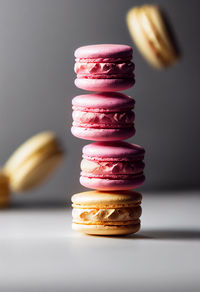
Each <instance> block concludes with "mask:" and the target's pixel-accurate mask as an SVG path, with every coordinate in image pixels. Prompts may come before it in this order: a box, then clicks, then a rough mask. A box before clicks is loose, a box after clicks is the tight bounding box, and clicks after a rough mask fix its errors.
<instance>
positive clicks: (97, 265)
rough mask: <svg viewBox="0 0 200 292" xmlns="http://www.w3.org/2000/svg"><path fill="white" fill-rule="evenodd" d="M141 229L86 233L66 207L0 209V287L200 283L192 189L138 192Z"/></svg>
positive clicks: (197, 201)
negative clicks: (77, 227) (77, 228)
mask: <svg viewBox="0 0 200 292" xmlns="http://www.w3.org/2000/svg"><path fill="white" fill-rule="evenodd" d="M142 206H143V215H142V230H141V231H140V232H139V233H138V234H137V235H134V236H130V237H120V238H118V237H117V238H115V237H96V236H84V235H81V234H78V233H75V232H73V231H72V230H71V210H70V209H68V210H67V209H65V208H63V207H61V208H58V207H55V208H53V207H51V208H50V207H48V208H45V207H44V206H43V208H36V207H33V208H30V205H29V206H26V205H23V206H22V205H20V206H16V207H15V208H14V207H13V208H10V209H8V210H3V211H0V291H1V292H8V291H9V292H11V291H13V292H14V291H15V292H17V291H20V292H24V291H26V292H30V291H37V292H39V291H41V292H45V291H49V292H51V291H54V292H56V291H65V292H67V291H69V292H71V291H72V292H73V291H93V292H95V291H109V292H112V291H135V292H140V291H141V292H146V291H148V292H149V291H154V292H157V291H159V292H162V291H173V292H175V291H182V292H183V291H187V292H193V291H198V292H199V291H200V196H199V193H198V192H184V193H183V192H179V193H175V192H174V193H167V192H166V193H164V194H156V195H153V194H149V193H145V194H144V195H143V204H142Z"/></svg>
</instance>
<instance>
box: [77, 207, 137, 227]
mask: <svg viewBox="0 0 200 292" xmlns="http://www.w3.org/2000/svg"><path fill="white" fill-rule="evenodd" d="M141 213H142V209H141V207H140V206H137V207H132V208H113V209H79V208H73V210H72V218H73V222H75V223H81V222H85V223H86V222H98V221H104V222H115V221H120V222H121V221H132V220H136V219H138V218H139V217H140V216H141Z"/></svg>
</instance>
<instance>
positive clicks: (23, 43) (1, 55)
mask: <svg viewBox="0 0 200 292" xmlns="http://www.w3.org/2000/svg"><path fill="white" fill-rule="evenodd" d="M146 2H149V1H146ZM142 3H143V2H142V1H133V0H131V1H129V0H123V1H120V0H118V1H116V0H109V1H108V0H101V1H99V0H98V1H97V0H84V1H77V0H69V1H67V0H65V1H64V0H57V1H55V0H54V1H51V0H34V1H31V0H12V1H10V0H4V1H0V137H1V138H0V139H1V150H0V163H1V164H3V163H4V162H5V160H6V159H7V157H8V156H9V155H10V154H11V153H12V151H13V150H15V148H16V147H17V146H18V145H20V144H21V143H22V142H23V141H24V140H26V139H27V138H29V137H30V136H32V135H33V134H36V133H37V132H39V131H43V130H47V129H50V130H54V131H56V132H57V134H58V135H59V137H60V138H61V140H62V141H63V144H64V145H65V147H66V148H67V156H66V160H65V162H64V163H63V165H62V167H61V168H60V169H59V171H58V172H57V173H56V174H55V175H54V176H53V177H52V180H51V181H49V182H48V183H47V184H45V185H44V186H43V187H42V188H38V189H37V190H36V191H34V192H32V193H31V194H30V196H28V197H29V198H37V199H39V198H42V199H43V200H46V199H47V198H49V199H50V198H51V199H52V200H56V199H61V200H65V199H66V197H67V198H68V199H69V198H70V196H71V195H72V194H73V193H75V192H77V191H81V190H84V188H83V187H81V186H80V185H79V181H78V180H79V163H80V159H81V147H82V146H83V145H84V144H86V143H87V141H83V140H79V139H77V138H75V137H73V136H72V135H71V133H70V127H71V99H72V97H74V96H75V95H77V94H79V93H82V94H83V93H84V92H83V91H81V90H78V89H77V88H75V86H74V84H73V79H74V77H75V75H74V73H73V65H74V57H73V51H74V50H75V49H76V48H77V47H79V46H82V45H87V44H96V43H124V44H129V45H131V46H133V43H132V40H131V38H130V36H129V33H128V30H127V27H126V22H125V15H126V13H127V11H128V9H129V8H131V7H132V6H133V5H136V4H142ZM150 3H151V2H150ZM157 3H160V4H161V5H162V7H163V8H164V9H165V10H166V11H167V12H168V14H169V16H170V20H171V22H172V23H173V24H174V27H175V31H176V35H177V37H178V40H179V44H180V47H181V48H182V51H183V57H182V60H181V62H180V63H179V64H177V65H176V66H174V67H173V68H171V69H169V70H167V71H165V72H158V71H155V70H153V69H152V68H151V67H149V65H148V64H147V63H146V62H145V61H144V60H143V59H142V57H141V56H140V55H139V53H138V51H137V49H134V61H135V63H136V79H137V83H136V86H135V87H134V88H132V89H131V90H128V91H126V92H125V93H127V94H130V95H131V96H133V97H134V98H135V99H136V102H137V103H136V110H135V112H136V130H137V134H136V136H135V137H133V138H132V139H130V142H135V143H137V144H140V145H142V146H143V147H144V148H145V149H146V177H147V180H146V183H145V186H144V187H143V188H141V189H143V190H153V191H154V190H155V191H156V190H158V189H163V190H165V189H180V190H181V189H185V188H198V187H199V186H200V180H199V164H200V156H199V148H200V138H199V132H200V131H199V130H200V122H199V106H200V102H199V76H198V75H199V74H198V72H199V66H200V62H199V51H200V41H199V35H200V25H199V8H200V4H199V3H200V2H199V1H194V0H193V1H189V2H188V1H186V0H184V1H175V0H170V1H169V0H168V1H157Z"/></svg>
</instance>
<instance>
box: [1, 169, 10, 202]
mask: <svg viewBox="0 0 200 292" xmlns="http://www.w3.org/2000/svg"><path fill="white" fill-rule="evenodd" d="M9 202H10V190H9V179H8V177H7V176H6V175H5V173H4V172H3V171H1V170H0V208H4V207H6V206H7V205H8V204H9Z"/></svg>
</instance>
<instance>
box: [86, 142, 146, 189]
mask: <svg viewBox="0 0 200 292" xmlns="http://www.w3.org/2000/svg"><path fill="white" fill-rule="evenodd" d="M144 153H145V151H144V149H143V148H142V147H140V146H138V145H134V144H129V143H127V142H123V141H116V142H96V143H92V144H89V145H86V146H85V147H83V160H82V161H81V177H80V183H81V184H82V185H83V186H85V187H87V188H91V189H98V190H109V191H110V190H112V191H115V190H129V189H132V188H136V187H138V186H140V185H142V184H143V182H144V180H145V177H144V173H143V169H144V162H143V159H144Z"/></svg>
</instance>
